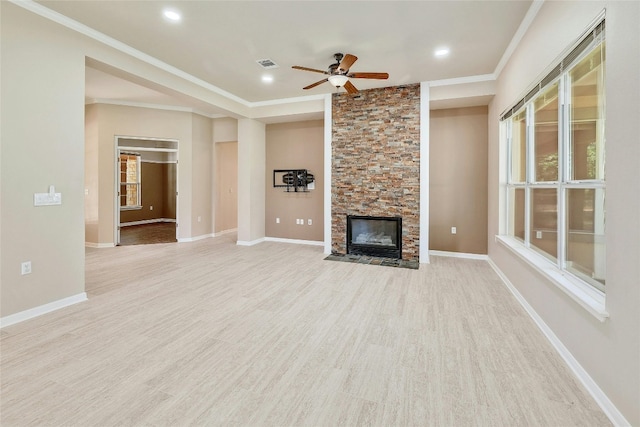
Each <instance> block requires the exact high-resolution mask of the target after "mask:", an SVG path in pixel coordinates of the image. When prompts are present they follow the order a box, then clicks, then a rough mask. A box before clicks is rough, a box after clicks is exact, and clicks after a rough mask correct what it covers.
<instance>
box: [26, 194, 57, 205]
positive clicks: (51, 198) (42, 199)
mask: <svg viewBox="0 0 640 427" xmlns="http://www.w3.org/2000/svg"><path fill="white" fill-rule="evenodd" d="M61 204H62V193H53V194H51V193H35V194H34V195H33V206H53V205H61Z"/></svg>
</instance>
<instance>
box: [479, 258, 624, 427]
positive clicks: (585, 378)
mask: <svg viewBox="0 0 640 427" xmlns="http://www.w3.org/2000/svg"><path fill="white" fill-rule="evenodd" d="M487 261H488V263H489V265H490V266H491V268H493V270H494V271H495V272H496V273H497V274H498V276H500V279H501V280H502V282H503V283H504V284H505V286H506V287H507V288H508V289H509V291H510V292H511V293H512V294H513V296H514V297H515V298H516V300H517V301H518V302H519V303H520V305H521V306H522V308H524V309H525V311H526V312H527V313H528V314H529V316H530V317H531V319H533V321H534V323H535V324H536V325H537V326H538V328H539V329H540V331H542V333H543V334H544V336H545V337H547V339H548V340H549V342H550V343H551V345H552V346H553V347H554V348H555V349H556V351H557V352H558V354H560V357H562V359H563V360H564V361H565V363H566V364H567V365H568V366H569V369H571V371H572V372H573V373H574V375H575V376H576V377H578V380H580V382H581V383H582V385H583V386H584V387H585V388H586V389H587V391H588V392H589V394H590V395H591V397H593V399H594V400H595V401H596V403H597V404H598V405H599V406H600V408H601V409H602V411H603V412H604V413H605V414H606V415H607V417H609V420H610V421H611V422H612V423H613V425H615V426H630V425H631V424H630V423H629V421H627V420H626V418H625V417H624V415H622V413H621V412H620V411H619V410H618V408H616V406H615V405H614V404H613V402H611V400H610V399H609V397H607V395H606V394H605V393H604V391H602V389H601V388H600V387H599V386H598V384H597V383H596V382H595V381H594V380H593V378H591V376H590V375H589V373H588V372H587V371H586V370H585V369H584V368H583V367H582V365H580V362H578V361H577V360H576V358H575V357H573V355H572V354H571V352H570V351H569V349H568V348H567V347H565V345H564V344H563V343H562V341H560V339H559V338H558V337H557V336H556V334H554V333H553V331H552V330H551V328H549V326H548V325H547V324H546V323H545V322H544V320H543V319H542V317H540V316H539V315H538V313H536V311H535V310H534V309H533V307H531V305H530V304H529V303H528V302H527V300H526V299H525V298H524V297H523V296H522V294H521V293H520V292H519V291H518V289H516V287H515V286H514V285H513V283H511V281H510V280H509V279H508V278H507V276H506V275H505V274H504V273H503V272H502V270H500V268H499V267H498V266H497V265H496V264H495V263H494V262H493V260H491V258H488V259H487Z"/></svg>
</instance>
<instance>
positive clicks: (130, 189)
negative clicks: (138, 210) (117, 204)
mask: <svg viewBox="0 0 640 427" xmlns="http://www.w3.org/2000/svg"><path fill="white" fill-rule="evenodd" d="M126 206H138V185H137V184H127V204H126Z"/></svg>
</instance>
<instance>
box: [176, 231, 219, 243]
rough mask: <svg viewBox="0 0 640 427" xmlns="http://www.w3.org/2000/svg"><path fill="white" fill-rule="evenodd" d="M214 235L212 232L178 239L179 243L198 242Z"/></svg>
mask: <svg viewBox="0 0 640 427" xmlns="http://www.w3.org/2000/svg"><path fill="white" fill-rule="evenodd" d="M213 236H214V234H213V233H211V234H202V235H200V236H195V237H183V238H181V239H178V243H188V242H197V241H198V240H202V239H208V238H210V237H213Z"/></svg>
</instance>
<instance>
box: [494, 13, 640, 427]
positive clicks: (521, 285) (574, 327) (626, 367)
mask: <svg viewBox="0 0 640 427" xmlns="http://www.w3.org/2000/svg"><path fill="white" fill-rule="evenodd" d="M604 8H606V13H607V15H606V19H607V21H606V43H607V45H606V51H607V52H606V56H607V57H606V65H605V68H606V77H605V79H606V80H605V85H606V117H607V120H606V125H605V139H606V181H607V189H606V202H605V203H606V206H605V211H606V243H607V249H606V250H607V255H606V271H607V279H606V280H607V284H606V308H607V311H608V312H609V314H610V317H609V319H607V320H606V321H604V322H600V321H599V320H597V319H596V318H595V317H593V316H592V315H591V314H589V313H587V312H586V311H585V309H583V308H582V307H581V306H579V305H578V304H577V303H575V302H573V300H572V299H571V298H569V297H568V296H567V295H566V294H565V293H564V292H562V291H561V290H560V289H558V288H557V287H556V286H554V285H553V284H552V283H550V282H548V281H546V280H545V279H544V278H543V277H542V276H541V275H539V274H537V273H536V272H534V271H533V270H532V269H531V268H530V267H528V266H527V265H526V264H524V263H523V262H522V261H521V260H520V259H519V258H518V256H516V255H515V254H513V253H512V252H510V251H509V250H508V249H506V248H505V247H503V246H502V245H500V244H498V243H496V242H495V241H494V239H493V236H494V235H496V234H498V232H499V225H500V224H499V212H500V210H499V209H500V194H501V193H500V188H501V187H500V183H501V175H500V173H499V171H500V161H499V159H500V156H501V152H500V145H499V129H498V117H499V115H500V113H501V112H502V111H503V110H504V109H506V108H507V107H509V106H510V104H511V103H513V102H515V101H516V100H518V99H519V98H520V97H522V96H523V95H524V93H525V90H527V88H528V86H529V85H530V84H532V83H534V82H535V81H536V79H538V78H540V77H541V76H542V74H543V71H544V70H545V69H546V68H547V66H549V65H551V63H552V62H553V61H554V58H556V57H558V56H559V54H560V53H561V52H562V51H563V50H564V49H565V48H566V47H568V46H569V45H570V44H571V43H572V42H573V41H574V40H575V39H577V38H578V37H579V36H580V35H581V34H582V33H583V31H585V30H586V29H587V27H588V26H589V24H590V23H591V22H592V21H593V20H594V19H595V17H596V16H597V15H598V13H600V12H601V11H602V10H603V9H604ZM638 22H640V2H617V1H594V2H544V4H543V5H542V8H541V10H540V12H539V13H538V15H537V16H536V18H535V20H534V21H533V23H532V25H531V27H530V28H529V30H528V32H527V33H526V35H525V36H524V38H523V40H522V42H521V43H520V45H519V46H518V49H517V50H516V51H515V52H514V54H513V56H512V57H511V59H510V61H509V62H508V63H507V65H506V67H505V68H504V71H503V72H502V74H501V75H500V77H499V80H498V93H497V95H496V97H495V98H494V100H493V102H492V103H491V105H490V110H489V168H488V170H489V221H488V227H489V229H488V232H489V236H488V244H489V245H488V250H489V256H490V258H491V259H492V260H493V262H495V263H496V265H498V267H499V268H500V269H501V270H502V271H503V272H504V273H505V274H506V275H507V277H508V278H509V280H510V281H511V282H512V283H513V285H514V286H515V287H516V289H517V290H518V292H519V293H520V294H522V296H523V297H524V298H525V299H526V300H527V302H528V303H529V304H530V305H531V306H532V307H533V309H534V310H535V311H536V312H537V313H538V315H539V316H540V317H541V318H542V320H543V321H544V323H545V324H546V325H547V326H548V327H549V328H550V329H551V330H552V331H553V333H554V334H555V335H556V336H557V337H558V339H559V340H560V341H561V342H562V343H563V344H564V346H565V347H566V348H567V349H568V350H569V351H570V352H571V354H572V355H573V356H574V357H575V359H576V360H577V361H578V362H579V363H580V365H581V366H582V367H583V368H584V369H585V370H586V372H587V373H588V374H589V376H590V377H591V378H592V379H593V380H594V381H595V382H596V383H597V384H598V386H599V387H600V388H601V389H602V391H603V392H604V393H605V394H606V395H607V397H608V398H609V399H610V400H611V401H612V402H613V404H614V405H615V406H616V407H617V408H618V410H620V411H621V412H622V414H623V415H624V417H626V419H627V421H628V422H629V423H630V424H631V425H640V407H639V406H638V402H640V363H639V361H640V333H639V325H640V310H638V305H639V303H640V286H639V285H638V283H639V278H640V267H639V266H640V244H639V243H638V242H640V179H638V171H639V170H640V144H638V135H640V121H639V120H638V117H640V103H639V101H638V100H639V96H640V95H639V94H640V83H639V79H638V76H639V75H640V37H638ZM503 155H504V154H503Z"/></svg>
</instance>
